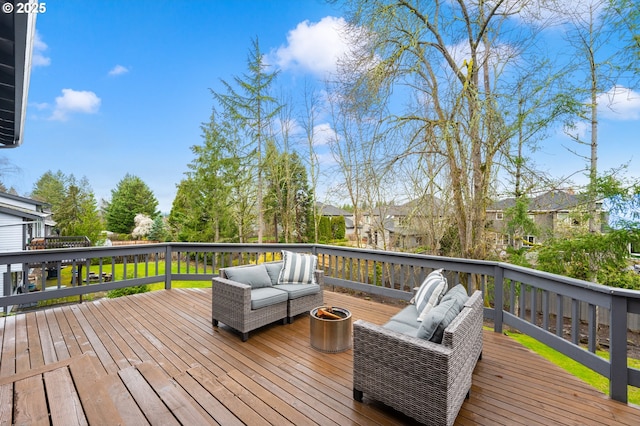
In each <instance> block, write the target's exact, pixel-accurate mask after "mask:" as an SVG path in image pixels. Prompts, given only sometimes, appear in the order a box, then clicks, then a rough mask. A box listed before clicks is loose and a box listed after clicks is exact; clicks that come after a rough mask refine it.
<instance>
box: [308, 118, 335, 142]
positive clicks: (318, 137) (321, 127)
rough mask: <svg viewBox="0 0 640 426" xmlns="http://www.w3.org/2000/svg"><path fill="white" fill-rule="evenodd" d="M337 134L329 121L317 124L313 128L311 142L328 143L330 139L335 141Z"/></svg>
mask: <svg viewBox="0 0 640 426" xmlns="http://www.w3.org/2000/svg"><path fill="white" fill-rule="evenodd" d="M337 140H338V134H337V133H336V131H335V130H333V129H332V128H331V125H330V124H329V123H322V124H318V125H317V126H315V127H314V128H313V144H314V145H315V146H323V145H328V144H329V142H331V141H337Z"/></svg>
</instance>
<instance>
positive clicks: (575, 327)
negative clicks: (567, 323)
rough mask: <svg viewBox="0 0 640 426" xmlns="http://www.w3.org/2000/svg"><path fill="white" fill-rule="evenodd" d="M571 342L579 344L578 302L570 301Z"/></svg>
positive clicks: (575, 300)
mask: <svg viewBox="0 0 640 426" xmlns="http://www.w3.org/2000/svg"><path fill="white" fill-rule="evenodd" d="M571 342H572V343H573V344H574V345H577V344H579V343H580V301H579V300H577V299H571Z"/></svg>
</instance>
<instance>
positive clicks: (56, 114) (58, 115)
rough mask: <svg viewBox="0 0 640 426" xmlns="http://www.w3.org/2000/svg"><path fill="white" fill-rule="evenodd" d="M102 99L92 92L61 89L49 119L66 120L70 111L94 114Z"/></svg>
mask: <svg viewBox="0 0 640 426" xmlns="http://www.w3.org/2000/svg"><path fill="white" fill-rule="evenodd" d="M101 102H102V100H101V99H100V98H99V97H98V96H97V95H96V94H95V93H93V92H89V91H85V90H73V89H62V96H58V97H57V98H56V106H55V108H54V110H53V113H52V114H51V117H50V119H51V120H57V121H66V120H67V119H68V117H69V114H71V113H81V114H95V113H96V112H98V109H100V103H101Z"/></svg>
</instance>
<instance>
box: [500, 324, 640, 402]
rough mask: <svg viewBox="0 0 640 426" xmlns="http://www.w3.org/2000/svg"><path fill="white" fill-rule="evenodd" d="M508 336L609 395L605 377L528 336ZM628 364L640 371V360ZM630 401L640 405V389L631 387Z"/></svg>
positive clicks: (628, 360) (628, 361)
mask: <svg viewBox="0 0 640 426" xmlns="http://www.w3.org/2000/svg"><path fill="white" fill-rule="evenodd" d="M505 334H507V335H508V336H509V337H511V338H512V339H515V340H516V341H518V342H519V343H520V344H522V345H523V346H525V347H527V348H529V349H531V350H532V351H534V352H536V353H537V354H538V355H540V356H542V357H544V358H546V359H547V360H549V361H551V362H553V363H554V364H556V365H557V366H559V367H561V368H563V369H565V370H566V371H568V372H569V373H571V374H572V375H574V376H576V377H578V378H579V379H581V380H583V381H584V382H586V383H588V384H589V385H591V386H593V387H594V388H596V389H598V390H599V391H601V392H603V393H605V394H607V395H609V380H608V379H606V378H605V377H603V376H601V375H599V374H598V373H596V372H594V371H593V370H591V369H589V368H587V367H585V366H584V365H582V364H580V363H578V362H576V361H574V360H572V359H571V358H569V357H567V356H565V355H562V354H561V353H560V352H558V351H556V350H555V349H552V348H550V347H548V346H546V345H544V344H542V343H540V342H538V341H537V340H535V339H534V338H532V337H529V336H527V335H526V334H522V333H518V332H514V331H510V332H508V333H505ZM596 355H598V356H600V357H602V358H605V359H609V353H608V352H606V351H596ZM627 363H628V365H629V366H630V367H633V368H639V369H640V360H637V359H633V358H628V359H627ZM628 400H629V403H631V404H636V405H640V389H639V388H636V387H634V386H629V388H628Z"/></svg>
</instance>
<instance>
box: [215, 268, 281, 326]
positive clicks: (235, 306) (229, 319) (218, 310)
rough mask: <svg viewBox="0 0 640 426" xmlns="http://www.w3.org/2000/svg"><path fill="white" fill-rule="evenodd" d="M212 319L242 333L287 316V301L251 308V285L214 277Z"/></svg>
mask: <svg viewBox="0 0 640 426" xmlns="http://www.w3.org/2000/svg"><path fill="white" fill-rule="evenodd" d="M211 293H212V300H211V319H212V320H216V321H220V322H222V323H224V324H226V325H228V326H229V327H231V328H234V329H236V330H238V331H240V332H241V333H247V332H249V331H251V330H255V329H256V328H259V327H262V326H264V325H267V324H271V323H272V322H275V321H278V320H282V319H284V318H286V317H287V302H281V303H275V304H273V305H270V306H265V307H264V308H260V309H251V286H249V285H246V284H240V283H237V282H235V281H231V280H228V279H226V278H220V277H216V278H213V283H212V291H211Z"/></svg>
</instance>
